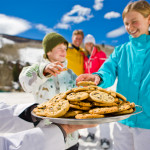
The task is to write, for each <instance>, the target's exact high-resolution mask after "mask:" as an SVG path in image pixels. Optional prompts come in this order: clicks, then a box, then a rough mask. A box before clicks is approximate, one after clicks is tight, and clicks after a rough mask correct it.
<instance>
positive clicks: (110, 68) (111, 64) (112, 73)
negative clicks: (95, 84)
mask: <svg viewBox="0 0 150 150" xmlns="http://www.w3.org/2000/svg"><path fill="white" fill-rule="evenodd" d="M118 51H120V47H116V48H115V50H114V51H113V53H112V54H111V55H110V56H109V58H108V59H107V60H106V61H105V62H104V64H103V65H102V66H101V68H100V69H99V71H98V72H96V73H93V74H98V75H99V76H100V77H101V79H102V82H101V83H100V85H99V86H101V87H102V88H107V87H110V86H112V85H113V84H114V82H115V79H116V77H117V67H118V61H119V54H118Z"/></svg>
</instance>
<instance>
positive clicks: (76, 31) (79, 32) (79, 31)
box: [72, 30, 84, 38]
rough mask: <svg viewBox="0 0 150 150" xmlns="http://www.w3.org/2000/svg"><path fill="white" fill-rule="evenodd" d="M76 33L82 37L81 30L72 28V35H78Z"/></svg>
mask: <svg viewBox="0 0 150 150" xmlns="http://www.w3.org/2000/svg"><path fill="white" fill-rule="evenodd" d="M78 34H79V35H82V37H83V38H84V33H83V31H82V30H74V31H73V34H72V36H74V35H78Z"/></svg>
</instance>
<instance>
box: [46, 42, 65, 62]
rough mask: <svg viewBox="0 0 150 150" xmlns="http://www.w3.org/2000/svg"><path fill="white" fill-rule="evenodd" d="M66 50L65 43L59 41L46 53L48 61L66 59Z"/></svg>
mask: <svg viewBox="0 0 150 150" xmlns="http://www.w3.org/2000/svg"><path fill="white" fill-rule="evenodd" d="M66 50H67V45H66V44H64V43H61V44H59V45H57V46H55V47H54V48H53V49H52V50H51V51H49V52H48V53H47V56H48V59H49V60H50V62H56V61H59V62H64V61H65V59H66Z"/></svg>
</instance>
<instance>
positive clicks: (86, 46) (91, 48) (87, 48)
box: [85, 42, 94, 54]
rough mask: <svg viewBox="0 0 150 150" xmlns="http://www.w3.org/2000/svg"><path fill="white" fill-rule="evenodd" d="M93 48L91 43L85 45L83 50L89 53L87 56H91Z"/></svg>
mask: <svg viewBox="0 0 150 150" xmlns="http://www.w3.org/2000/svg"><path fill="white" fill-rule="evenodd" d="M93 47H94V44H93V43H91V42H88V43H85V49H86V50H87V51H88V52H89V54H91V52H92V50H93Z"/></svg>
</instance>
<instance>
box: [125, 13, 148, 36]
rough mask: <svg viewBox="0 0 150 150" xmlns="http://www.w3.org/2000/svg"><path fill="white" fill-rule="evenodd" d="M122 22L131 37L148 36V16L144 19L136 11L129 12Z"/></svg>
mask: <svg viewBox="0 0 150 150" xmlns="http://www.w3.org/2000/svg"><path fill="white" fill-rule="evenodd" d="M123 21H124V25H125V28H126V30H127V32H128V33H129V34H130V35H131V36H132V37H139V36H140V35H142V34H147V35H148V34H149V31H148V29H149V25H150V15H149V16H148V17H147V18H144V16H143V15H142V14H141V13H139V12H137V11H129V12H128V13H127V14H126V15H125V17H124V19H123Z"/></svg>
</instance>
